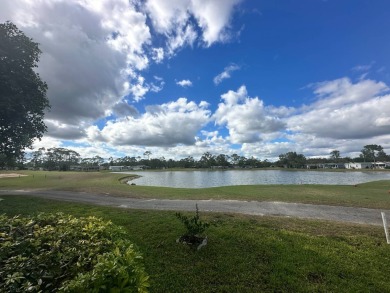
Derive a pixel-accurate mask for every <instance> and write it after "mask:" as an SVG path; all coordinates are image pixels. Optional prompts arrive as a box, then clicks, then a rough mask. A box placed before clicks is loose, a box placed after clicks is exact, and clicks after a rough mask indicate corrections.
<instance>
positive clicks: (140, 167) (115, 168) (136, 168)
mask: <svg viewBox="0 0 390 293" xmlns="http://www.w3.org/2000/svg"><path fill="white" fill-rule="evenodd" d="M147 168H148V167H147V166H144V165H138V166H110V167H109V168H108V169H109V170H110V171H114V172H115V171H129V170H133V171H139V170H144V169H147Z"/></svg>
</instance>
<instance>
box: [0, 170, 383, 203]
mask: <svg viewBox="0 0 390 293" xmlns="http://www.w3.org/2000/svg"><path fill="white" fill-rule="evenodd" d="M2 173H4V172H2ZM18 173H20V174H26V175H28V176H26V177H19V178H1V179H0V189H26V188H34V189H51V190H70V191H83V192H92V193H105V194H110V195H113V196H125V197H143V198H168V199H179V198H180V199H238V200H257V201H283V202H299V203H312V204H328V205H343V206H355V207H367V208H378V209H379V208H381V209H390V180H387V181H377V182H370V183H364V184H359V185H357V186H353V185H309V184H307V185H245V186H225V187H215V188H202V189H187V188H166V187H148V186H129V185H127V184H121V183H120V181H121V179H122V178H123V177H124V176H126V175H125V174H113V173H107V172H102V173H101V172H90V173H87V172H39V171H20V172H18ZM340 176H342V174H341V175H340Z"/></svg>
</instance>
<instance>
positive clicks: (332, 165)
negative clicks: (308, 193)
mask: <svg viewBox="0 0 390 293" xmlns="http://www.w3.org/2000/svg"><path fill="white" fill-rule="evenodd" d="M306 168H307V169H345V168H346V167H345V164H344V163H319V164H307V165H306Z"/></svg>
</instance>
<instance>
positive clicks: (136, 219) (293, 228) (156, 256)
mask: <svg viewBox="0 0 390 293" xmlns="http://www.w3.org/2000/svg"><path fill="white" fill-rule="evenodd" d="M1 198H2V200H1V201H0V213H6V214H8V215H10V216H11V215H17V214H22V215H27V214H36V213H38V212H58V211H62V212H66V213H69V214H72V215H75V216H89V215H93V216H98V217H102V218H104V219H106V220H111V221H112V222H114V223H115V224H117V225H121V226H123V227H124V228H125V229H126V230H127V231H128V234H129V238H130V239H131V240H132V241H133V242H134V243H135V244H136V245H137V246H138V247H139V248H140V250H141V251H142V253H143V255H144V261H145V265H146V270H147V272H148V273H149V274H150V276H151V286H152V287H151V292H390V283H389V282H388V276H389V274H390V266H389V264H390V254H389V253H390V246H389V245H387V244H385V238H384V233H383V228H381V227H371V226H358V225H344V224H333V223H330V222H324V221H306V220H305V221H304V220H298V219H290V218H273V217H249V216H237V215H231V214H206V213H201V217H202V219H205V220H207V221H210V222H212V223H214V224H215V225H213V226H212V227H210V228H209V229H208V231H207V235H208V238H209V244H208V245H207V246H206V247H205V248H204V249H202V250H200V251H194V250H192V249H190V248H188V247H186V246H184V245H181V244H176V243H175V239H176V238H177V237H178V236H180V235H181V234H182V233H183V232H184V231H183V227H182V225H181V223H180V222H179V221H178V220H177V219H176V218H175V216H174V213H173V212H160V211H159V212H156V211H136V210H121V209H114V208H103V207H95V206H89V205H82V204H71V203H62V202H56V201H49V200H44V199H39V198H30V197H22V196H1Z"/></svg>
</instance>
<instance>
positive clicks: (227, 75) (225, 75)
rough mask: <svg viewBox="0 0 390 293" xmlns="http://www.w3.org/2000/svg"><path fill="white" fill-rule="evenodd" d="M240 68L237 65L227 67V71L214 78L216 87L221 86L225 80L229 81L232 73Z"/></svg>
mask: <svg viewBox="0 0 390 293" xmlns="http://www.w3.org/2000/svg"><path fill="white" fill-rule="evenodd" d="M239 69H240V67H239V66H238V65H236V64H231V65H229V66H227V67H225V69H224V70H223V71H222V72H221V73H220V74H218V75H217V76H216V77H214V80H213V81H214V83H215V84H216V85H218V84H220V83H221V82H222V81H223V80H224V79H228V78H230V77H231V73H232V72H233V71H236V70H239Z"/></svg>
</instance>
